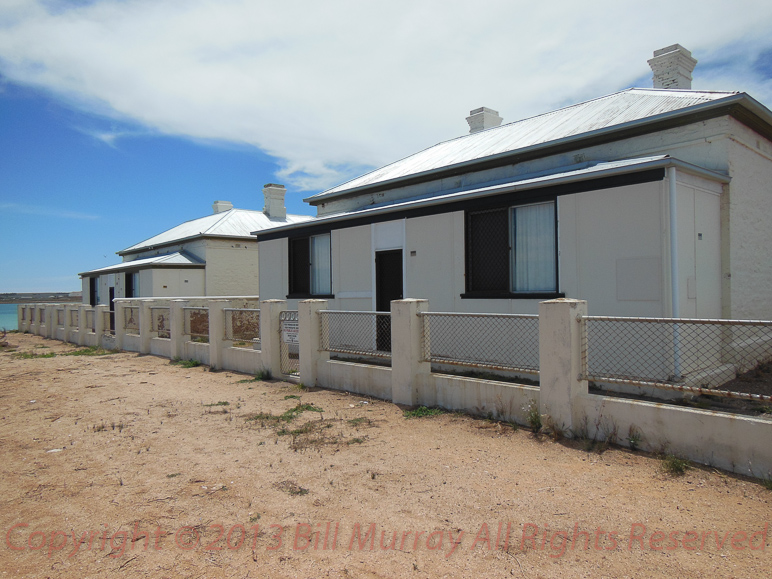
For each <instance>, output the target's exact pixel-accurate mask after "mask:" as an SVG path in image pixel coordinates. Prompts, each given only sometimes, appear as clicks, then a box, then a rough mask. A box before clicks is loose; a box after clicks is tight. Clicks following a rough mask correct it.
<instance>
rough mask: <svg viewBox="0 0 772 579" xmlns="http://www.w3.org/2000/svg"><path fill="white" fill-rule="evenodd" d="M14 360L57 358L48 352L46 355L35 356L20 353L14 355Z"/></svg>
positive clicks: (28, 353)
mask: <svg viewBox="0 0 772 579" xmlns="http://www.w3.org/2000/svg"><path fill="white" fill-rule="evenodd" d="M12 356H13V357H14V358H19V359H21V360H31V359H34V358H54V357H56V354H55V353H54V352H47V353H45V354H34V353H32V352H18V353H16V354H12Z"/></svg>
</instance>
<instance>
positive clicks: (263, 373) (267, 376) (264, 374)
mask: <svg viewBox="0 0 772 579" xmlns="http://www.w3.org/2000/svg"><path fill="white" fill-rule="evenodd" d="M255 378H256V379H257V380H262V381H267V380H271V379H272V378H273V376H272V375H271V371H270V370H268V369H267V368H263V369H262V370H259V371H258V372H257V373H256V374H255Z"/></svg>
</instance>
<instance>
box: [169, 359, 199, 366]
mask: <svg viewBox="0 0 772 579" xmlns="http://www.w3.org/2000/svg"><path fill="white" fill-rule="evenodd" d="M171 363H172V364H176V365H178V366H182V367H183V368H196V367H198V366H200V365H201V362H199V361H198V360H182V359H180V358H175V359H174V360H172V362H171Z"/></svg>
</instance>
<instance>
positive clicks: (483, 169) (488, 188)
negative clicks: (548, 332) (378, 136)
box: [255, 44, 772, 319]
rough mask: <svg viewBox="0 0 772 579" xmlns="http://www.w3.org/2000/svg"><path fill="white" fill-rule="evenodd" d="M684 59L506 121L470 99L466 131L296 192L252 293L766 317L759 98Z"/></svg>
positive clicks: (769, 166) (768, 269) (765, 150)
mask: <svg viewBox="0 0 772 579" xmlns="http://www.w3.org/2000/svg"><path fill="white" fill-rule="evenodd" d="M696 62H697V61H696V60H695V59H694V58H692V56H691V53H689V51H688V50H686V49H684V48H683V47H682V46H680V45H677V44H676V45H673V46H669V47H667V48H664V49H662V50H658V51H656V52H655V53H654V58H652V59H651V60H650V61H649V64H650V65H651V68H652V70H653V73H654V88H652V89H637V88H633V89H628V90H623V91H621V92H617V93H614V94H611V95H608V96H604V97H600V98H597V99H594V100H591V101H587V102H583V103H579V104H576V105H573V106H569V107H566V108H563V109H559V110H555V111H552V112H549V113H546V114H543V115H539V116H536V117H532V118H528V119H524V120H520V121H517V122H513V123H509V124H504V125H502V124H501V122H502V119H501V117H499V115H498V113H497V112H496V111H494V110H491V109H488V108H485V107H483V108H479V109H476V110H473V111H471V114H470V116H469V117H468V118H467V121H468V122H469V126H470V134H468V135H466V136H462V137H459V138H456V139H453V140H450V141H447V142H443V143H439V144H437V145H435V146H433V147H429V148H428V149H425V150H423V151H420V152H418V153H415V154H414V155H411V156H408V157H406V158H404V159H402V160H399V161H396V162H394V163H392V164H390V165H386V166H385V167H382V168H380V169H377V170H375V171H372V172H370V173H368V174H366V175H362V176H361V177H358V178H356V179H353V180H351V181H348V182H347V183H343V184H342V185H338V186H337V187H333V188H331V189H328V190H327V191H324V192H322V193H319V194H317V195H313V196H311V197H309V198H308V199H306V201H307V202H308V203H310V204H311V205H313V206H314V207H316V209H317V218H316V219H315V220H314V221H312V222H307V223H291V224H286V225H282V226H280V227H276V228H272V229H267V230H265V229H264V230H255V235H256V237H257V239H258V242H259V253H260V264H261V267H263V266H264V264H271V267H272V271H273V272H274V273H275V272H276V271H277V270H278V269H280V271H281V275H278V274H274V275H270V276H267V275H261V277H260V297H261V299H270V298H285V297H287V298H289V299H291V300H297V299H303V298H309V297H326V298H327V299H329V300H330V301H331V304H330V307H332V308H335V309H348V310H388V309H389V302H390V301H391V300H394V299H399V298H402V297H405V298H408V297H409V298H428V299H429V300H430V305H431V309H432V310H434V311H458V312H463V311H469V312H510V313H536V311H537V303H538V302H539V301H540V300H544V299H549V298H557V297H562V296H565V297H570V298H579V299H586V300H588V301H589V304H590V311H591V312H592V313H596V314H607V315H626V316H668V317H669V316H674V317H679V316H682V317H705V318H719V317H724V318H766V319H770V318H772V304H770V301H769V300H767V299H763V298H762V296H765V295H768V292H769V288H770V287H772V260H770V259H769V258H768V257H765V255H766V251H767V249H768V248H769V247H772V227H770V223H772V112H770V110H769V109H768V108H766V107H765V106H763V105H762V104H760V103H759V102H757V101H756V100H754V99H753V98H751V97H750V96H748V95H747V94H745V93H737V92H712V91H694V90H691V78H692V77H691V72H692V70H693V69H694V67H695V64H696ZM279 264H281V267H279ZM290 307H292V305H291V306H290Z"/></svg>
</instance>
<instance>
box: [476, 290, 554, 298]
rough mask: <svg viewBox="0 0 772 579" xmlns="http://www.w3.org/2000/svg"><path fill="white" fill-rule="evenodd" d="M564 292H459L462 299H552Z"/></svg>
mask: <svg viewBox="0 0 772 579" xmlns="http://www.w3.org/2000/svg"><path fill="white" fill-rule="evenodd" d="M564 297H566V294H565V293H564V292H500V291H487V292H466V293H463V294H461V299H462V300H554V299H556V298H564Z"/></svg>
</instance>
